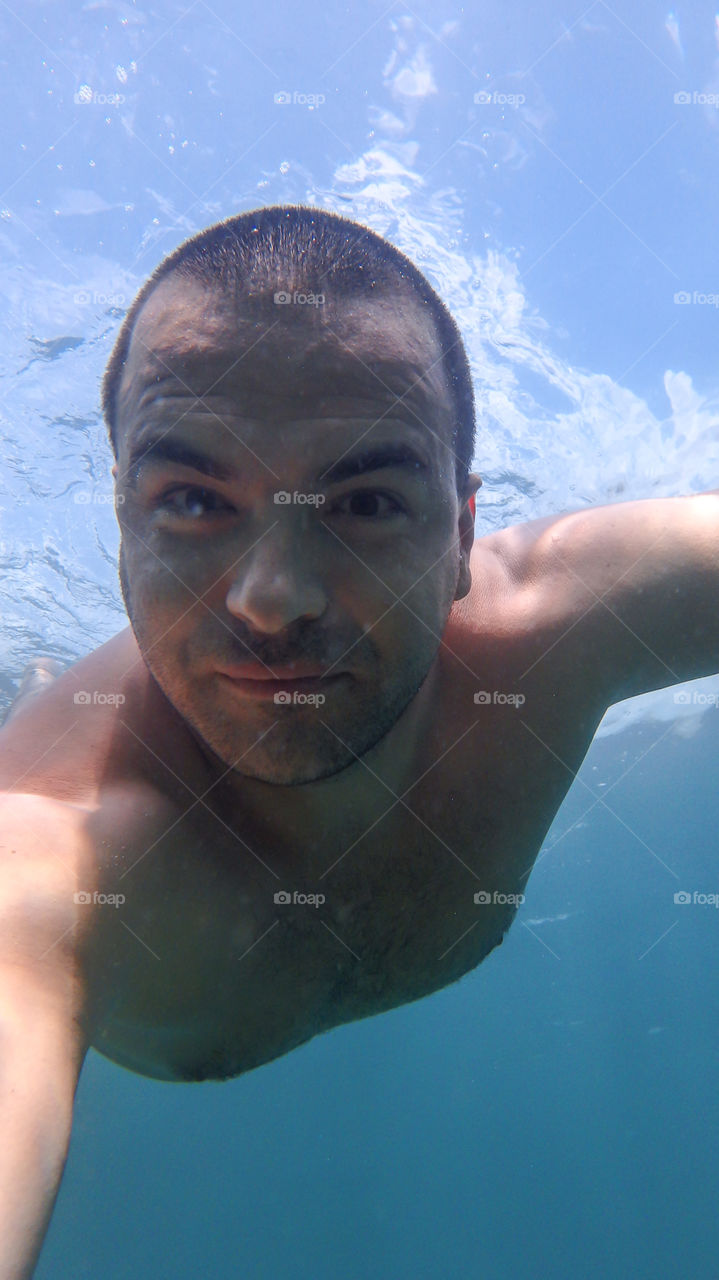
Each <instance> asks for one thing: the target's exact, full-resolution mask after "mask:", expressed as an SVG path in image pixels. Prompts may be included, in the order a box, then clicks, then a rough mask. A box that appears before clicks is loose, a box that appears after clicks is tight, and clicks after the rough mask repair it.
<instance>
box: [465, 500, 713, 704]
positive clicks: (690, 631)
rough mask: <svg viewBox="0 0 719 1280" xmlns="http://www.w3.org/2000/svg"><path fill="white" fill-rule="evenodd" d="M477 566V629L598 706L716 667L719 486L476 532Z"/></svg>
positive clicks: (471, 607) (471, 601)
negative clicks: (484, 534) (495, 636)
mask: <svg viewBox="0 0 719 1280" xmlns="http://www.w3.org/2000/svg"><path fill="white" fill-rule="evenodd" d="M471 568H472V577H473V585H472V592H471V593H470V596H469V597H468V598H467V609H468V611H469V613H470V615H471V617H472V620H473V623H474V625H479V626H480V629H481V628H484V627H488V628H489V630H490V632H492V631H493V629H494V630H497V629H498V630H499V631H501V632H502V634H503V639H504V641H505V643H506V644H507V645H508V646H509V649H511V650H512V651H513V652H514V653H515V655H516V658H517V660H518V661H519V662H520V663H521V662H526V667H525V672H526V674H527V675H529V674H531V672H534V671H536V672H537V673H538V674H541V677H542V679H543V680H544V682H545V685H546V687H548V688H551V687H555V688H557V690H558V689H559V686H560V685H564V686H565V687H566V686H567V685H568V684H571V686H572V687H573V688H574V689H575V690H576V691H580V692H581V693H582V695H583V697H584V698H585V700H586V699H589V700H590V701H591V702H592V703H593V704H594V705H595V707H596V709H597V710H602V708H604V709H606V707H607V706H609V705H610V704H611V703H612V702H618V701H621V700H622V699H623V698H628V697H633V696H634V695H636V694H640V693H644V692H647V691H649V690H651V689H657V688H662V687H665V686H667V685H671V684H676V683H678V682H679V681H681V680H687V679H694V678H696V677H698V676H702V675H709V674H712V673H714V672H715V671H716V669H717V668H716V653H717V644H718V643H719V627H718V625H717V615H716V607H715V601H716V593H717V586H718V585H719V493H707V494H696V495H691V496H688V497H677V498H662V499H644V500H640V501H632V502H623V503H615V504H610V505H607V506H600V507H589V508H585V509H584V510H580V511H572V512H566V513H563V514H560V515H556V516H547V517H545V518H543V519H540V520H532V521H528V522H527V523H526V524H519V525H512V526H509V527H507V528H505V529H501V530H499V531H497V532H496V533H494V534H491V535H490V536H488V537H486V538H482V539H479V541H478V542H477V543H476V544H475V548H474V549H473V552H472V560H471ZM475 579H477V580H478V581H477V582H476V583H475ZM483 581H486V584H487V585H486V586H483ZM487 606H490V607H489V608H488V607H487ZM493 619H495V620H496V621H493ZM508 651H509V650H508Z"/></svg>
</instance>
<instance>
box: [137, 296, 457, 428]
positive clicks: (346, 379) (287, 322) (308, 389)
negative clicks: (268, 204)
mask: <svg viewBox="0 0 719 1280" xmlns="http://www.w3.org/2000/svg"><path fill="white" fill-rule="evenodd" d="M175 380H176V382H177V387H176V391H177V394H182V393H183V391H184V393H185V394H188V393H194V394H196V395H203V394H205V393H206V392H208V391H209V390H210V388H213V389H214V391H215V392H216V394H225V393H226V394H229V395H232V394H236V393H238V392H239V393H241V392H242V391H246V392H247V393H248V394H252V393H253V392H260V393H261V392H270V393H272V392H274V393H275V394H276V395H277V396H282V395H283V394H285V395H291V396H293V397H295V396H301V397H307V398H308V399H310V398H312V397H317V396H321V395H323V394H324V395H340V394H344V395H352V396H361V395H362V394H365V395H369V396H370V397H371V398H372V399H380V400H381V399H382V395H383V392H384V393H385V395H386V396H390V397H391V396H402V397H403V402H406V404H407V407H408V408H410V409H411V410H412V411H413V412H414V413H417V414H419V416H420V417H421V416H422V412H424V413H429V414H431V415H432V416H433V417H434V416H435V415H436V414H437V413H439V414H441V415H442V416H446V413H447V412H448V410H449V411H451V397H450V395H449V392H448V389H447V383H446V378H445V374H444V370H443V367H442V361H441V355H440V350H439V346H438V343H437V339H436V335H435V332H434V328H433V324H432V322H431V319H430V318H429V317H428V316H427V315H425V314H424V312H423V310H422V304H421V302H419V301H417V300H415V299H412V298H410V299H408V300H405V301H404V302H400V301H399V300H398V299H395V298H392V297H391V296H388V295H386V294H385V295H384V296H378V297H374V296H370V297H367V298H365V297H352V298H348V299H332V298H331V296H329V297H327V296H326V298H325V303H324V304H320V305H318V306H316V305H313V304H312V303H307V302H290V303H277V304H274V303H273V301H272V294H269V295H268V294H267V293H265V294H263V295H262V296H259V297H252V296H250V297H249V298H245V297H243V298H242V300H241V303H240V304H239V305H238V304H237V303H236V302H235V301H234V300H233V299H232V298H230V297H229V296H228V295H227V294H226V293H223V292H221V291H218V290H215V289H210V288H209V287H207V286H205V285H203V284H201V283H200V282H198V281H186V280H180V279H176V278H175V277H169V278H168V279H167V280H164V281H161V282H160V284H159V285H158V286H157V287H156V289H155V290H154V291H153V293H152V294H151V295H150V297H149V298H148V300H147V303H146V304H145V306H144V307H143V308H142V310H141V312H140V314H139V316H138V317H137V320H136V322H135V326H134V329H133V335H132V342H131V345H130V351H129V353H128V360H127V362H126V367H125V373H124V376H123V379H122V384H121V397H120V403H121V406H122V400H123V399H124V398H125V396H124V395H123V392H126V391H128V390H129V386H128V383H131V384H132V389H133V392H134V394H133V395H132V396H131V397H130V399H131V400H134V402H135V405H137V402H138V397H139V396H140V395H142V392H143V391H145V390H151V388H152V387H153V386H155V385H157V384H158V383H160V382H162V383H163V388H162V390H163V393H164V394H165V395H167V394H168V393H169V390H170V387H171V385H172V383H173V382H174V381H175ZM143 398H144V397H143ZM125 407H127V408H128V409H129V408H130V404H129V403H127V404H126V406H125Z"/></svg>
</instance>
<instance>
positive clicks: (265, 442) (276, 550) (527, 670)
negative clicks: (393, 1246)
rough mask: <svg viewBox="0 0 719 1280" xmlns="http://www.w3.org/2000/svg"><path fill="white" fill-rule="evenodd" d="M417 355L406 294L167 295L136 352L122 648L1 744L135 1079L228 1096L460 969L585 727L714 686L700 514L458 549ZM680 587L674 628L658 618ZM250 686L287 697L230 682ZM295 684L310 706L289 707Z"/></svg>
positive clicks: (15, 794) (89, 1002)
mask: <svg viewBox="0 0 719 1280" xmlns="http://www.w3.org/2000/svg"><path fill="white" fill-rule="evenodd" d="M438 355H439V353H438V350H437V347H436V343H435V339H434V336H433V334H432V331H431V329H430V328H429V326H428V323H427V321H426V319H425V317H424V316H423V314H422V313H421V311H420V310H418V309H417V308H416V307H415V306H414V305H410V304H409V303H407V302H406V301H405V302H404V303H402V302H401V301H400V300H399V299H396V298H378V299H372V300H371V302H365V301H364V300H363V301H362V302H361V304H360V303H357V304H356V305H354V306H351V305H348V304H343V305H342V306H340V305H337V306H335V307H333V306H332V305H331V302H330V304H329V305H327V307H326V309H320V308H316V309H314V311H311V310H310V309H309V308H307V307H304V308H303V307H300V306H296V307H295V306H282V307H274V308H273V306H272V305H271V303H268V302H267V299H265V298H259V299H256V300H255V301H254V302H253V303H251V304H246V305H245V307H244V309H243V312H242V315H241V316H240V315H238V313H237V311H236V309H235V308H234V307H233V306H232V305H231V304H230V303H229V302H227V301H226V300H223V299H222V297H221V296H217V295H215V294H211V293H209V292H208V291H207V290H204V289H202V288H200V287H199V286H197V285H190V284H188V283H187V282H179V281H173V280H169V281H166V282H164V283H163V284H161V285H160V286H159V287H158V289H157V290H156V291H155V293H154V294H153V295H152V297H151V299H150V300H149V302H148V304H147V305H146V307H145V308H144V309H143V311H142V313H141V316H140V318H139V320H138V322H137V326H136V330H135V334H134V336H133V342H132V346H131V351H130V356H129V360H128V364H127V366H126V369H125V372H124V376H123V382H122V388H121V396H120V435H119V449H118V459H117V467H116V469H115V478H116V485H117V495H118V500H119V501H118V515H119V519H120V524H121V530H122V547H121V581H122V586H123V594H124V598H125V602H126V606H127V609H128V615H129V617H130V620H131V623H132V629H130V628H128V629H126V630H125V631H123V632H121V633H120V634H119V635H118V636H116V637H115V638H114V639H113V640H111V641H110V642H109V643H108V644H106V645H103V646H102V647H101V648H100V649H98V650H96V651H95V652H94V653H92V654H90V655H89V656H88V657H87V658H85V659H83V660H81V661H80V662H78V663H76V664H75V665H74V666H73V667H72V668H70V669H69V671H67V672H66V673H65V674H63V675H62V676H60V677H59V678H58V679H57V680H56V681H55V682H54V683H53V684H52V685H51V687H50V688H48V689H47V690H46V691H45V692H43V693H42V694H40V695H38V696H37V697H36V698H35V699H33V700H32V701H31V702H29V703H28V704H27V706H26V707H25V708H23V709H21V710H20V711H19V712H18V714H17V715H16V716H13V718H12V720H11V721H10V722H9V723H8V724H7V725H6V726H5V727H4V729H3V730H2V732H0V748H2V750H0V786H2V787H3V788H4V789H5V790H6V791H7V792H9V793H11V796H10V797H9V799H10V801H11V803H12V812H13V815H14V821H16V823H17V825H18V831H19V832H24V833H25V834H24V835H21V836H20V837H19V838H21V839H22V840H23V842H24V843H23V849H24V852H25V856H26V858H27V859H28V866H29V867H31V868H33V867H35V868H37V876H38V879H39V878H40V877H41V875H44V882H45V883H47V882H48V880H49V877H48V874H47V871H48V868H49V867H50V866H52V877H51V878H52V883H53V886H54V888H53V895H54V897H53V911H54V913H55V914H54V925H53V927H54V928H56V929H57V934H56V935H53V936H59V935H60V934H61V933H62V935H63V937H64V938H66V939H72V941H71V942H69V941H66V942H65V943H64V944H63V949H62V952H60V951H58V952H57V955H58V956H59V955H60V954H63V955H67V953H68V948H69V949H70V952H71V957H72V963H73V964H74V966H75V967H76V971H77V974H78V975H79V976H78V983H79V990H80V991H81V993H82V1006H83V1007H82V1017H83V1019H84V1024H85V1027H86V1042H87V1043H88V1044H89V1043H91V1044H93V1045H94V1047H95V1048H96V1049H98V1050H99V1051H100V1052H102V1053H104V1054H106V1055H107V1056H109V1057H111V1058H113V1059H114V1060H115V1061H117V1062H119V1063H122V1064H123V1065H125V1066H128V1067H130V1068H131V1069H133V1070H135V1071H138V1072H142V1073H143V1074H147V1075H151V1076H156V1077H158V1078H160V1079H202V1078H220V1077H226V1076H230V1075H235V1074H239V1073H240V1072H242V1071H245V1070H248V1069H250V1068H252V1067H255V1066H257V1065H259V1064H260V1063H262V1062H265V1061H268V1060H270V1059H271V1058H273V1057H276V1056H277V1055H279V1054H281V1053H284V1052H287V1051H288V1050H289V1049H291V1048H293V1047H295V1046H296V1045H298V1044H301V1043H302V1042H304V1041H306V1040H307V1039H309V1038H311V1037H312V1036H313V1035H315V1034H317V1032H319V1031H322V1030H327V1029H328V1028H329V1027H331V1026H334V1025H337V1024H338V1023H342V1022H346V1021H349V1020H352V1019H354V1018H358V1017H363V1016H367V1015H368V1014H372V1013H377V1012H380V1011H383V1010H386V1009H389V1008H391V1007H393V1006H395V1005H398V1004H401V1003H403V1002H405V1001H407V1000H412V999H416V998H418V997H419V996H422V995H425V994H427V993H429V992H431V991H433V990H436V989H438V988H440V987H442V986H444V985H446V984H447V983H448V982H451V981H454V980H455V979H457V978H458V977H459V976H461V975H462V974H463V973H466V972H467V971H468V970H470V969H471V968H473V967H474V966H476V965H477V964H478V963H479V962H480V961H481V960H482V959H483V958H484V956H485V955H486V954H487V953H488V952H489V951H490V950H491V949H492V948H493V947H494V946H495V945H497V943H498V942H500V941H501V938H502V935H503V933H504V932H505V931H506V929H507V927H508V926H509V924H510V922H511V920H512V918H513V915H514V910H515V905H516V895H518V894H523V893H526V891H527V879H528V875H529V872H530V870H531V866H532V864H533V861H534V859H535V857H536V855H537V852H538V850H539V848H540V846H541V843H542V840H543V838H544V836H545V835H546V832H547V830H548V829H549V826H550V825H551V822H552V819H553V818H554V815H555V813H556V811H557V809H558V807H559V805H560V804H561V801H562V799H563V798H564V796H565V794H566V792H567V790H568V788H569V786H570V785H571V782H572V780H573V777H574V774H575V773H576V771H577V769H578V768H579V765H580V763H581V761H582V758H583V756H584V754H585V752H586V750H587V748H588V746H589V744H590V742H591V739H592V736H593V734H594V731H595V729H596V727H597V725H598V723H599V721H600V720H601V718H602V715H603V714H604V711H605V710H606V708H607V706H608V705H609V704H610V703H611V702H614V701H617V700H619V699H620V698H622V697H625V696H629V695H630V694H632V693H636V692H641V691H643V690H644V689H649V688H657V687H660V686H662V685H666V684H670V683H672V682H674V681H676V680H679V679H685V678H689V677H691V676H695V675H697V676H698V675H702V674H708V673H709V672H711V671H712V670H714V667H715V664H716V658H715V656H714V655H715V653H716V636H715V630H716V622H715V621H714V622H713V623H712V624H711V625H710V626H708V625H707V623H706V620H705V615H706V616H708V613H709V600H710V598H713V595H712V593H713V592H714V591H715V589H716V567H715V559H716V533H715V532H711V536H710V535H709V534H708V533H707V531H708V530H709V531H715V530H716V509H717V499H716V497H715V496H714V495H700V496H698V497H697V498H686V499H669V500H663V501H658V502H654V501H652V502H644V503H628V504H623V505H622V506H621V507H616V508H600V509H598V510H594V511H591V512H589V513H578V514H577V515H574V516H572V515H570V516H565V517H551V518H548V519H546V520H541V521H535V522H532V524H530V525H526V526H514V527H510V528H508V529H504V530H501V531H500V532H498V533H495V534H492V535H490V536H488V537H484V538H480V539H478V540H477V541H475V540H474V527H473V526H474V521H473V516H472V512H471V509H470V506H469V499H470V498H471V496H472V495H473V494H474V493H475V492H476V490H477V488H478V485H479V483H480V481H479V477H478V476H471V477H470V479H469V481H468V483H467V484H466V486H465V487H464V488H463V490H462V492H461V493H458V492H457V487H456V480H455V457H454V454H453V452H452V449H451V447H450V423H451V410H450V401H449V395H448V391H447V388H446V385H445V383H444V380H443V375H442V372H441V365H440V363H439V360H438ZM392 451H394V452H392ZM360 457H361V458H363V466H364V469H363V470H361V471H359V470H358V467H357V466H355V468H354V470H353V469H352V468H351V467H350V466H349V464H351V463H353V462H354V463H357V460H358V459H359V458H360ZM381 463H384V465H380V464H381ZM337 468H344V471H342V470H337ZM278 492H282V493H289V494H291V495H292V494H301V495H303V496H304V497H305V498H308V499H311V500H307V501H304V502H303V501H297V500H294V501H289V502H277V501H276V500H275V495H276V494H277V493H278ZM320 499H321V500H320ZM677 504H678V505H677ZM682 504H683V505H682ZM687 504H688V505H687ZM692 504H694V505H692ZM697 504H698V505H697ZM702 504H703V505H702ZM707 504H709V505H707ZM712 538H713V539H714V541H712ZM599 547H601V554H598V552H597V548H599ZM652 548H658V549H657V550H656V551H652ZM712 574H714V577H713V578H712ZM672 575H674V579H672ZM667 578H669V580H670V581H671V580H675V581H676V582H677V583H679V582H681V585H680V586H678V587H677V590H678V591H680V594H681V592H683V593H684V596H683V599H684V603H685V604H686V607H687V608H688V609H690V610H693V611H694V613H693V615H692V616H697V617H699V618H700V619H701V625H700V626H699V627H697V628H695V629H694V631H691V629H690V630H689V631H688V632H686V633H682V634H681V635H679V634H678V631H677V628H676V625H674V627H672V626H670V625H669V624H668V623H667V621H666V619H665V613H666V611H665V610H664V608H663V604H662V597H661V591H662V590H663V589H664V587H665V584H666V580H667ZM602 597H604V598H605V600H607V601H609V602H610V604H611V608H609V607H608V608H597V607H596V602H597V601H598V600H600V599H601V598H602ZM712 626H713V627H714V630H712ZM662 627H663V630H662ZM649 637H651V641H652V643H651V646H650V645H649V643H648V641H649ZM712 646H713V648H712ZM248 663H254V664H255V674H256V675H257V676H260V675H262V676H265V677H270V676H273V675H278V677H280V678H279V679H278V688H284V689H285V690H286V692H287V693H288V694H289V695H290V698H289V699H286V700H284V701H280V702H277V701H276V700H275V698H274V693H273V694H272V695H269V696H268V695H267V693H266V690H267V686H265V687H264V689H263V688H262V686H261V685H259V684H258V682H257V681H254V682H252V683H250V682H249V681H247V682H243V681H242V680H240V679H238V678H235V677H236V675H237V672H236V670H235V674H234V676H233V674H232V672H233V669H236V667H237V664H248ZM302 663H304V664H306V665H307V666H309V667H311V668H312V669H313V670H315V671H316V672H317V673H318V675H317V678H316V679H314V680H313V681H312V682H310V683H302V682H301V681H299V682H298V683H296V684H293V682H292V679H291V676H290V675H288V674H287V673H291V672H292V671H293V670H294V669H299V668H298V667H297V668H296V666H295V664H302ZM78 691H84V692H89V693H90V695H91V698H92V699H93V701H91V702H90V703H87V702H85V701H81V702H78V701H77V700H76V699H75V695H76V694H77V693H78ZM480 691H484V694H485V695H487V696H486V697H485V698H483V699H482V700H481V701H476V700H475V695H476V694H478V693H479V692H480ZM260 693H264V696H259V695H260ZM98 694H99V695H101V700H100V701H98V700H97V695H98ZM106 695H110V697H111V699H112V700H111V701H109V702H108V701H107V700H105V701H103V700H102V696H106ZM297 695H299V699H298V696H297ZM320 697H321V698H322V699H324V700H323V701H319V698H320ZM120 699H122V701H120ZM48 831H51V832H52V833H53V836H54V838H55V840H54V847H52V848H51V847H50V844H51V842H50V840H49V838H48V836H47V832H48ZM480 892H481V893H482V895H483V896H486V895H487V894H489V895H490V897H491V899H492V900H491V901H490V902H485V901H479V902H477V901H475V894H477V893H480ZM78 893H80V895H81V897H80V900H76V896H77V895H78ZM295 893H296V894H298V895H306V896H305V897H304V898H302V897H300V899H299V900H293V901H289V902H288V901H286V900H283V899H282V898H280V899H279V900H278V899H277V898H276V895H278V894H284V895H287V894H289V895H293V894H295ZM93 894H94V895H95V900H94V901H90V902H88V901H85V900H82V899H83V895H84V896H87V895H93ZM98 895H100V896H99V897H98ZM102 895H122V897H123V899H124V901H122V902H121V903H120V904H119V905H111V903H110V902H109V901H108V900H107V898H103V897H102ZM319 897H321V898H322V901H319ZM49 936H50V935H49V934H48V937H49ZM50 955H52V953H50ZM45 963H48V964H52V963H53V960H52V958H50V959H48V960H47V961H45ZM57 963H60V960H59V959H58V961H57Z"/></svg>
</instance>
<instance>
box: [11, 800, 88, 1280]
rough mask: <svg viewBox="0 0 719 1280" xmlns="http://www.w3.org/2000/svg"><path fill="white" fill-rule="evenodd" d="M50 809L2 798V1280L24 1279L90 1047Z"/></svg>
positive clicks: (62, 840) (62, 860)
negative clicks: (48, 847) (44, 846)
mask: <svg viewBox="0 0 719 1280" xmlns="http://www.w3.org/2000/svg"><path fill="white" fill-rule="evenodd" d="M57 807H58V806H56V805H55V804H53V803H50V805H49V808H48V810H47V812H46V811H45V809H44V808H43V801H42V799H41V798H40V797H36V796H15V795H10V796H7V795H5V796H3V797H2V800H0V832H1V833H2V834H1V835H0V840H1V841H2V845H0V1280H26V1277H31V1276H32V1273H33V1269H34V1266H35V1264H36V1262H37V1259H38V1256H39V1254H40V1249H41V1247H42V1242H43V1239H44V1237H45V1232H46V1230H47V1227H48V1223H49V1221H50V1216H51V1214H52V1210H53V1207H54V1204H55V1199H56V1196H57V1192H58V1188H59V1185H60V1179H61V1177H62V1172H63V1169H64V1166H65V1160H66V1157H67V1151H68V1146H69V1141H70V1132H71V1127H72V1113H73V1103H74V1096H75V1089H76V1087H77V1081H78V1078H79V1075H80V1070H81V1067H82V1063H83V1060H84V1057H85V1054H86V1052H87V1048H88V1035H87V1031H86V1030H85V1029H84V1015H85V1009H84V999H83V995H82V989H81V983H80V982H79V981H78V978H77V976H76V970H75V961H74V950H73V925H74V921H75V912H76V906H75V903H74V897H73V894H74V888H75V883H74V873H73V862H72V849H71V848H69V847H66V844H67V835H68V824H67V823H63V821H62V818H60V820H59V821H58V815H57V813H56V812H55V810H56V809H57ZM63 827H64V828H65V830H63ZM38 836H41V837H43V838H44V841H46V842H47V843H48V844H49V845H51V846H52V852H48V853H46V852H43V850H42V849H39V848H38V844H39V840H38Z"/></svg>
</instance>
